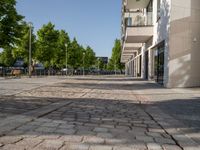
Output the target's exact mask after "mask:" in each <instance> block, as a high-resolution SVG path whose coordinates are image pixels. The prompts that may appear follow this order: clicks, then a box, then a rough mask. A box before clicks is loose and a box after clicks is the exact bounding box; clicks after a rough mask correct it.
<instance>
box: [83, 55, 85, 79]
mask: <svg viewBox="0 0 200 150" xmlns="http://www.w3.org/2000/svg"><path fill="white" fill-rule="evenodd" d="M84 66H85V52H83V76H85V67H84Z"/></svg>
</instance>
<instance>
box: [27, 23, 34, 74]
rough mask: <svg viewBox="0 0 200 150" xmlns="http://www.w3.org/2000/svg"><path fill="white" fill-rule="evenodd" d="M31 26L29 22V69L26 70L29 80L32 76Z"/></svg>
mask: <svg viewBox="0 0 200 150" xmlns="http://www.w3.org/2000/svg"><path fill="white" fill-rule="evenodd" d="M32 26H33V24H32V23H31V22H29V69H28V75H29V78H31V76H32V58H31V44H32V42H31V35H32Z"/></svg>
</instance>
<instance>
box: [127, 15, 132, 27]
mask: <svg viewBox="0 0 200 150" xmlns="http://www.w3.org/2000/svg"><path fill="white" fill-rule="evenodd" d="M125 24H126V26H132V18H131V17H129V18H126V19H125Z"/></svg>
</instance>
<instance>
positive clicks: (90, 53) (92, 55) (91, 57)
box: [84, 46, 96, 69]
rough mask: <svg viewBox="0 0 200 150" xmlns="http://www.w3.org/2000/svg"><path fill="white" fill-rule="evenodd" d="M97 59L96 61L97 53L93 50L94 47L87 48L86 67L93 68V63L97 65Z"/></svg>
mask: <svg viewBox="0 0 200 150" xmlns="http://www.w3.org/2000/svg"><path fill="white" fill-rule="evenodd" d="M95 61H96V57H95V53H94V51H93V50H92V48H91V47H89V46H88V47H87V48H86V50H85V61H84V67H85V68H86V69H89V68H91V67H92V66H93V65H95Z"/></svg>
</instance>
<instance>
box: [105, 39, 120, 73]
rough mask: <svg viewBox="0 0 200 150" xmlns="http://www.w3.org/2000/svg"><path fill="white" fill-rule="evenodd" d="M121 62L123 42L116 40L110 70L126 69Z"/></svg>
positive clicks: (109, 64) (109, 65)
mask: <svg viewBox="0 0 200 150" xmlns="http://www.w3.org/2000/svg"><path fill="white" fill-rule="evenodd" d="M120 60H121V42H120V40H118V39H116V40H115V43H114V47H113V49H112V56H111V59H110V60H109V63H108V69H109V70H115V69H117V70H121V71H122V69H124V64H122V63H121V62H120Z"/></svg>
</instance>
